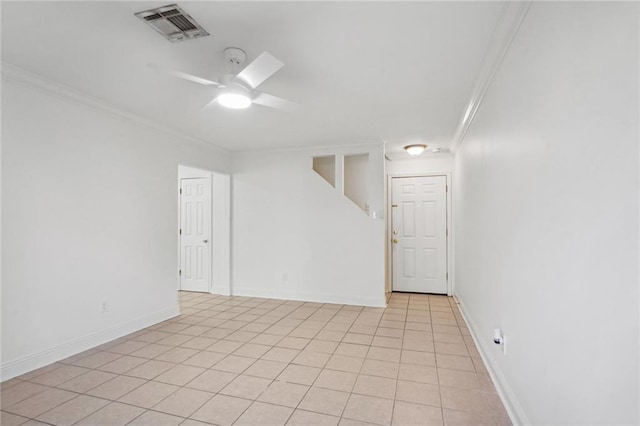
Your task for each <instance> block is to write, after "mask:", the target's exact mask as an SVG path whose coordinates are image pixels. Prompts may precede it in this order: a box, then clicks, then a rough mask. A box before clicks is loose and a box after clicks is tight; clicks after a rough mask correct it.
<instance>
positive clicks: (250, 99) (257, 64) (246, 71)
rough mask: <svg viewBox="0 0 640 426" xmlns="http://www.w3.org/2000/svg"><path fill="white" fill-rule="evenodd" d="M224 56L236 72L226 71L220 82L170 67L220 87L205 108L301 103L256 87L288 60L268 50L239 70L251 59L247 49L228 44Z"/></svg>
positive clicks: (292, 107) (285, 107)
mask: <svg viewBox="0 0 640 426" xmlns="http://www.w3.org/2000/svg"><path fill="white" fill-rule="evenodd" d="M224 56H225V59H226V60H227V62H229V63H230V64H232V67H233V70H234V72H231V73H228V74H224V75H223V76H222V77H221V78H220V81H219V82H217V81H213V80H208V79H206V78H202V77H198V76H195V75H191V74H187V73H185V72H182V71H175V70H166V71H167V72H168V73H169V74H171V75H173V76H175V77H179V78H182V79H184V80H188V81H191V82H194V83H198V84H202V85H205V86H214V87H216V88H217V89H218V93H217V95H216V97H215V98H213V99H212V100H211V102H209V103H208V104H207V105H205V106H204V107H203V109H204V108H206V107H208V106H211V105H213V104H216V103H217V104H220V105H222V106H224V107H227V108H233V109H243V108H248V107H249V106H250V105H251V104H258V105H262V106H266V107H269V108H275V109H280V110H284V111H289V112H292V111H294V110H295V109H297V107H298V104H296V103H295V102H291V101H288V100H286V99H282V98H279V97H277V96H274V95H270V94H268V93H264V92H260V91H258V90H255V89H256V88H257V87H258V86H259V85H260V84H262V83H263V82H264V81H265V80H267V79H268V78H269V77H271V76H272V75H274V74H275V73H276V72H278V71H279V70H280V68H282V67H283V66H284V63H282V62H281V61H279V60H278V59H276V58H274V57H273V56H272V55H271V54H269V53H268V52H262V54H260V56H258V57H257V58H256V59H254V60H253V62H251V63H250V64H249V65H247V66H246V67H244V68H243V69H242V70H241V71H239V72H238V71H237V69H238V68H239V67H240V66H241V65H242V64H243V63H244V62H245V61H246V59H247V54H246V53H245V52H244V50H242V49H238V48H237V47H228V48H226V49H225V50H224Z"/></svg>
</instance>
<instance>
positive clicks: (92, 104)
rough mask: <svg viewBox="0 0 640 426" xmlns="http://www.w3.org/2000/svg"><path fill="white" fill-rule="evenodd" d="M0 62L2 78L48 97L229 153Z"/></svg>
mask: <svg viewBox="0 0 640 426" xmlns="http://www.w3.org/2000/svg"><path fill="white" fill-rule="evenodd" d="M0 64H1V67H2V79H3V80H5V81H8V82H12V83H15V84H19V85H21V86H25V87H28V88H31V89H33V90H36V91H38V92H41V93H44V94H47V95H49V96H53V97H55V98H58V99H62V100H65V101H70V102H73V103H76V104H80V105H83V106H85V107H89V108H92V109H95V110H99V111H103V112H107V113H109V114H112V115H115V116H117V117H120V118H124V119H126V120H128V121H132V122H134V123H136V124H140V125H143V126H146V127H150V128H152V129H154V130H157V131H160V132H162V133H165V134H167V135H170V136H174V137H178V138H180V139H185V140H188V141H190V142H194V143H197V144H200V145H204V146H206V147H208V148H210V149H213V150H214V151H218V152H222V153H225V154H228V153H229V151H228V150H226V149H224V148H221V147H219V146H217V145H215V144H213V143H211V142H207V141H205V140H204V139H200V138H197V137H194V136H189V135H187V134H185V133H183V132H181V131H179V130H176V129H173V128H170V127H167V126H165V125H164V124H160V123H157V122H155V121H153V120H149V119H147V118H144V117H141V116H139V115H136V114H133V113H131V112H129V111H125V110H123V109H121V108H119V107H116V106H114V105H112V104H110V103H109V102H107V101H105V100H103V99H99V98H96V97H93V96H90V95H87V94H86V93H83V92H81V91H79V90H77V89H74V88H72V87H69V86H65V85H63V84H60V83H58V82H55V81H52V80H49V79H47V78H45V77H43V76H41V75H38V74H35V73H32V72H30V71H27V70H25V69H22V68H20V67H18V66H16V65H13V64H10V63H8V62H4V61H2V62H1V63H0Z"/></svg>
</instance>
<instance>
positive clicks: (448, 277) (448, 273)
mask: <svg viewBox="0 0 640 426" xmlns="http://www.w3.org/2000/svg"><path fill="white" fill-rule="evenodd" d="M447 281H449V273H448V272H447Z"/></svg>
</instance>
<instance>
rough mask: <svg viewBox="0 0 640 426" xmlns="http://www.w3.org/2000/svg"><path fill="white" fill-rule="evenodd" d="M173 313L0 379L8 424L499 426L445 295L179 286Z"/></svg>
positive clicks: (493, 401) (503, 420) (489, 392)
mask: <svg viewBox="0 0 640 426" xmlns="http://www.w3.org/2000/svg"><path fill="white" fill-rule="evenodd" d="M180 305H181V307H182V315H181V316H179V317H176V318H173V319H171V320H168V321H165V322H163V323H160V324H157V325H154V326H152V327H149V328H147V329H144V330H141V331H139V332H136V333H133V334H131V335H128V336H125V337H123V338H120V339H117V340H115V341H112V342H109V343H107V344H104V345H102V346H100V347H97V348H94V349H91V350H89V351H86V352H83V353H81V354H79V355H76V356H73V357H71V358H68V359H65V360H63V361H60V362H57V363H55V364H51V365H48V366H46V367H43V368H41V369H39V370H36V371H33V372H31V373H28V374H25V375H23V376H20V377H18V378H15V379H12V380H9V381H7V382H5V383H2V394H1V400H0V404H1V408H2V418H1V421H0V423H1V424H2V425H3V426H10V425H21V424H25V425H38V424H53V425H72V424H77V425H125V424H128V425H154V426H156V425H184V426H195V425H205V424H215V425H221V426H226V425H284V424H287V425H319V426H320V425H344V426H356V425H369V424H374V425H432V424H433V425H441V424H447V425H474V426H475V425H485V424H486V425H502V424H510V423H509V419H508V417H507V414H506V412H505V410H504V408H503V406H502V403H501V402H500V399H499V398H498V396H497V395H496V392H495V389H494V387H493V385H492V383H491V380H490V379H489V376H488V374H487V371H486V369H485V367H484V365H483V363H482V360H481V359H480V356H479V354H478V352H477V350H476V348H475V346H474V344H473V340H472V339H471V336H470V335H469V331H468V330H467V328H466V327H465V325H464V321H463V320H462V317H461V316H460V314H459V311H458V309H457V306H456V305H455V302H454V299H452V298H449V297H445V296H431V295H429V296H428V295H416V294H400V293H398V294H396V293H394V294H392V295H391V298H390V300H389V306H388V307H387V308H386V309H381V308H363V307H359V306H346V305H332V304H320V303H304V302H292V301H283V300H270V299H257V298H247V297H224V296H215V295H209V294H200V293H184V292H181V293H180Z"/></svg>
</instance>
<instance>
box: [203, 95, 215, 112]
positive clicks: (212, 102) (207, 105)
mask: <svg viewBox="0 0 640 426" xmlns="http://www.w3.org/2000/svg"><path fill="white" fill-rule="evenodd" d="M217 100H218V95H216V97H215V98H213V99H211V101H210V102H209V103H208V104H206V105H205V106H203V107H202V108H200V111H204V110H205V109H207V108H209V107H210V106H212V105H214V104H217V102H216V101H217Z"/></svg>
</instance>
